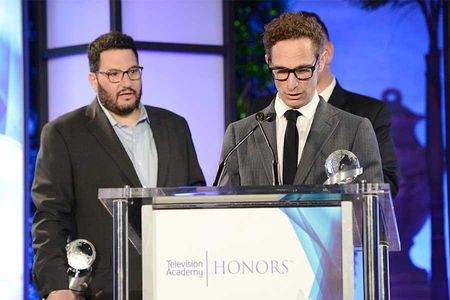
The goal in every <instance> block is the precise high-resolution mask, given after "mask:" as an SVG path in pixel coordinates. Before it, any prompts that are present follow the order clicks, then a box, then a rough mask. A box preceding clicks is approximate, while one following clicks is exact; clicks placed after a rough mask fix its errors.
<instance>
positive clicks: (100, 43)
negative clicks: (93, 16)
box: [88, 31, 139, 73]
mask: <svg viewBox="0 0 450 300" xmlns="http://www.w3.org/2000/svg"><path fill="white" fill-rule="evenodd" d="M112 49H130V50H132V51H133V53H134V55H136V59H138V60H139V57H138V53H137V49H136V45H135V43H134V40H133V38H132V37H131V36H129V35H126V34H124V33H121V32H117V31H113V32H109V33H105V34H102V35H101V36H99V37H98V38H96V39H95V40H94V41H93V42H92V43H90V44H89V46H88V59H89V69H90V71H91V72H93V73H95V72H97V71H98V69H99V67H100V54H101V53H102V52H103V51H106V50H112Z"/></svg>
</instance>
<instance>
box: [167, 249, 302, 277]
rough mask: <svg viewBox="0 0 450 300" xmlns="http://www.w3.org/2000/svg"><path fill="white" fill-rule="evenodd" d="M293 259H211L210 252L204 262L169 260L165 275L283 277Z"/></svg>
mask: <svg viewBox="0 0 450 300" xmlns="http://www.w3.org/2000/svg"><path fill="white" fill-rule="evenodd" d="M293 264H294V261H293V260H292V259H273V258H270V259H260V258H258V259H210V258H209V253H208V251H206V252H205V258H204V259H203V260H193V259H191V260H177V259H167V260H166V263H165V265H166V268H165V275H166V276H170V277H189V278H199V279H205V283H206V286H208V285H209V281H210V279H211V278H212V277H223V276H243V277H248V276H282V275H286V274H288V273H289V271H290V267H291V266H292V265H293Z"/></svg>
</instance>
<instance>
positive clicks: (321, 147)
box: [221, 99, 383, 185]
mask: <svg viewBox="0 0 450 300" xmlns="http://www.w3.org/2000/svg"><path fill="white" fill-rule="evenodd" d="M274 103H275V101H272V103H271V104H270V105H269V106H268V107H266V108H265V109H264V110H263V112H264V113H269V112H275V108H274ZM256 124H257V123H256V120H255V117H254V115H251V116H249V117H247V118H245V119H243V120H240V121H237V122H234V123H232V124H230V125H229V126H228V128H227V130H226V132H225V138H224V142H223V147H222V157H224V155H225V154H226V153H228V151H229V150H230V149H231V148H232V147H233V146H234V145H235V144H236V143H237V142H238V141H239V140H240V139H241V138H242V137H243V136H245V135H246V134H247V133H248V132H249V131H250V130H251V129H252V128H253V127H254V126H255V125H256ZM263 127H264V129H265V131H266V133H267V135H268V138H269V141H270V143H271V145H272V147H273V148H274V150H275V152H277V147H276V124H275V122H271V123H267V122H266V123H264V124H263ZM339 149H344V150H350V151H351V152H353V153H354V154H355V155H356V156H357V157H358V159H359V161H360V164H361V166H362V167H363V168H364V173H363V175H361V176H359V177H358V179H359V180H362V179H366V180H367V181H368V182H375V183H378V182H383V172H382V167H381V158H380V153H379V150H378V144H377V138H376V136H375V133H374V131H373V128H372V125H371V124H370V122H369V120H367V119H366V118H362V117H358V116H356V115H353V114H350V113H348V112H345V111H343V110H340V109H338V108H336V107H334V106H332V105H330V104H328V103H326V102H325V101H324V100H323V99H320V101H319V105H318V106H317V110H316V113H315V115H314V120H313V123H312V125H311V130H310V132H309V135H308V138H307V140H306V144H305V147H304V150H303V154H302V157H301V159H300V163H299V165H298V169H297V174H296V176H295V179H294V184H295V185H302V184H323V183H324V182H325V180H326V179H327V175H326V173H325V167H324V165H325V160H326V158H327V157H328V155H330V154H331V153H332V152H333V151H335V150H339ZM271 163H272V155H271V152H270V150H269V149H268V147H267V145H266V144H265V141H264V137H263V135H262V133H261V132H260V131H259V130H257V131H255V133H254V135H253V136H251V137H250V138H249V139H248V140H247V142H245V143H243V144H242V145H241V146H240V147H239V148H238V150H237V151H236V153H235V154H233V155H231V156H230V158H229V160H228V164H227V166H226V170H225V173H224V178H223V180H222V182H221V184H222V185H271V184H272V167H271Z"/></svg>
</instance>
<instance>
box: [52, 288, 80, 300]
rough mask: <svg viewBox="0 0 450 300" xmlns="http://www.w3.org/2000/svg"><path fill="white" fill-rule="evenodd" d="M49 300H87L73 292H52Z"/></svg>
mask: <svg viewBox="0 0 450 300" xmlns="http://www.w3.org/2000/svg"><path fill="white" fill-rule="evenodd" d="M47 300H85V298H84V297H82V296H79V295H77V294H75V293H74V292H72V291H71V290H59V291H53V292H51V293H50V294H49V295H48V297H47Z"/></svg>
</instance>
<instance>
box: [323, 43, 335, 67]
mask: <svg viewBox="0 0 450 300" xmlns="http://www.w3.org/2000/svg"><path fill="white" fill-rule="evenodd" d="M325 51H327V55H326V59H325V64H327V65H331V62H332V61H333V57H334V45H333V43H332V42H330V41H327V42H325Z"/></svg>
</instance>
